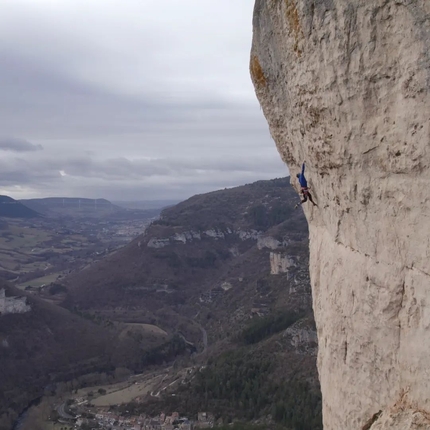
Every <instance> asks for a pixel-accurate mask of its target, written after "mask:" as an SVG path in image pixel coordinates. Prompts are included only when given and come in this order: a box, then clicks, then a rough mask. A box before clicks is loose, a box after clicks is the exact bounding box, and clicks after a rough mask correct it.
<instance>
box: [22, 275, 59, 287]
mask: <svg viewBox="0 0 430 430" xmlns="http://www.w3.org/2000/svg"><path fill="white" fill-rule="evenodd" d="M59 275H61V273H51V274H50V275H46V276H42V277H41V278H36V279H32V280H30V281H26V282H23V283H22V284H19V285H17V287H18V288H22V289H23V288H25V287H27V286H28V285H30V286H31V287H35V288H37V287H41V286H42V285H48V284H50V283H51V282H55V281H56V280H57V278H58V276H59Z"/></svg>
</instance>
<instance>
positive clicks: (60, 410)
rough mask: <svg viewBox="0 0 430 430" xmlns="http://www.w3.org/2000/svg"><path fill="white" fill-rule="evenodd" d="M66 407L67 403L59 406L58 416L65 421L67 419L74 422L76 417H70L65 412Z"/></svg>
mask: <svg viewBox="0 0 430 430" xmlns="http://www.w3.org/2000/svg"><path fill="white" fill-rule="evenodd" d="M65 407H66V404H65V403H62V404H61V405H60V406H58V408H57V412H58V415H60V417H61V418H64V419H66V420H74V419H75V417H74V416H72V415H69V414H68V413H67V412H66V411H65Z"/></svg>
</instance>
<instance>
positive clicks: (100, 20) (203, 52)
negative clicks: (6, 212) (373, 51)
mask: <svg viewBox="0 0 430 430" xmlns="http://www.w3.org/2000/svg"><path fill="white" fill-rule="evenodd" d="M0 4H1V6H2V13H1V15H0V91H1V94H2V97H1V99H0V130H1V131H0V193H1V194H7V195H10V196H12V197H13V198H18V199H19V198H32V197H47V196H65V197H67V196H80V197H90V198H95V197H97V198H101V197H103V198H107V199H111V200H150V199H178V200H179V199H184V198H187V197H189V196H191V195H193V194H196V193H203V192H207V191H212V190H215V189H220V188H225V187H231V186H235V185H241V184H244V183H250V182H253V181H255V180H259V179H271V178H275V177H281V176H286V175H287V174H288V170H287V168H286V166H284V164H283V163H282V161H281V160H280V157H279V155H278V153H277V151H276V148H275V144H274V143H273V141H272V139H271V137H270V134H269V131H268V127H267V124H266V121H265V119H264V117H263V114H262V112H261V110H260V107H259V105H258V102H257V100H256V97H255V94H254V90H253V87H252V83H251V80H250V77H249V72H248V62H249V51H250V46H251V39H252V25H251V21H252V9H253V2H251V1H250V0H235V1H234V2H231V1H228V0H221V1H217V2H210V1H206V2H196V1H194V0H180V1H179V0H164V1H163V2H160V1H156V0H128V1H127V2H121V3H120V2H117V1H113V0H92V1H91V2H88V1H85V0H62V1H58V2H55V1H49V0H0Z"/></svg>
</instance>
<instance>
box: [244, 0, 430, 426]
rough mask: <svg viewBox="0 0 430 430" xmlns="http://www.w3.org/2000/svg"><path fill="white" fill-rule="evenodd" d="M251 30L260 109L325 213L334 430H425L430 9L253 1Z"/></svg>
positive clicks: (325, 370)
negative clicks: (304, 169)
mask: <svg viewBox="0 0 430 430" xmlns="http://www.w3.org/2000/svg"><path fill="white" fill-rule="evenodd" d="M253 25H254V38H253V47H252V52H251V63H250V68H251V76H252V79H253V82H254V86H255V89H256V93H257V96H258V98H259V101H260V103H261V105H262V107H263V110H264V114H265V116H266V118H267V120H268V122H269V125H270V129H271V133H272V136H273V138H274V140H275V141H276V144H277V147H278V150H279V152H280V154H281V156H282V158H283V159H284V161H286V162H287V163H288V165H289V167H290V169H291V171H292V177H293V179H294V173H295V172H296V170H298V169H299V166H300V164H301V162H302V160H304V159H306V160H307V177H308V180H309V182H310V185H311V187H312V191H313V194H314V196H315V198H316V200H317V202H318V204H319V208H313V207H312V206H310V205H308V206H306V205H304V206H305V208H304V209H305V212H306V216H307V219H308V221H309V226H310V257H311V261H310V273H311V280H312V288H313V306H314V311H315V317H316V322H317V331H318V343H319V353H318V367H319V374H320V380H321V386H322V392H323V399H324V400H323V402H324V403H323V415H324V426H325V429H333V430H339V429H362V428H367V429H369V428H370V429H378V430H382V429H388V428H390V429H412V428H413V429H418V428H420V429H428V428H430V415H429V412H430V381H429V375H430V360H429V359H428V353H429V351H430V341H429V337H428V330H429V328H430V299H429V296H428V289H429V288H430V258H429V254H430V229H429V227H430V215H429V214H430V194H429V191H428V186H429V182H430V170H429V163H430V126H429V113H430V98H429V92H430V88H429V87H430V50H429V42H430V2H429V1H428V0H355V1H348V0H257V1H256V4H255V10H254V23H253ZM293 182H294V181H293ZM380 411H382V413H379V412H380Z"/></svg>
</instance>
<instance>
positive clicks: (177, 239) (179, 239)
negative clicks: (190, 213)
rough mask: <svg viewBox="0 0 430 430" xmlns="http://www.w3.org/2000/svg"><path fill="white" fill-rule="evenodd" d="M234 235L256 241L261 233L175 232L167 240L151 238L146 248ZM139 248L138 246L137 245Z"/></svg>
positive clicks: (246, 231) (252, 231) (253, 231)
mask: <svg viewBox="0 0 430 430" xmlns="http://www.w3.org/2000/svg"><path fill="white" fill-rule="evenodd" d="M230 235H235V236H237V237H239V239H240V240H242V241H245V240H249V239H251V240H258V239H259V238H260V235H261V232H259V231H257V230H240V229H239V230H236V231H232V230H231V229H230V228H227V229H225V230H224V231H223V230H222V229H209V230H205V231H202V232H200V231H185V232H177V233H175V234H174V235H172V236H170V237H167V238H158V237H152V238H151V239H149V240H148V243H147V246H148V248H164V247H165V246H169V245H172V244H175V243H182V244H184V245H185V244H186V243H191V242H194V241H196V240H197V241H198V240H202V239H205V238H206V239H214V240H218V239H225V238H226V237H227V236H230ZM138 246H139V247H140V245H138Z"/></svg>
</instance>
